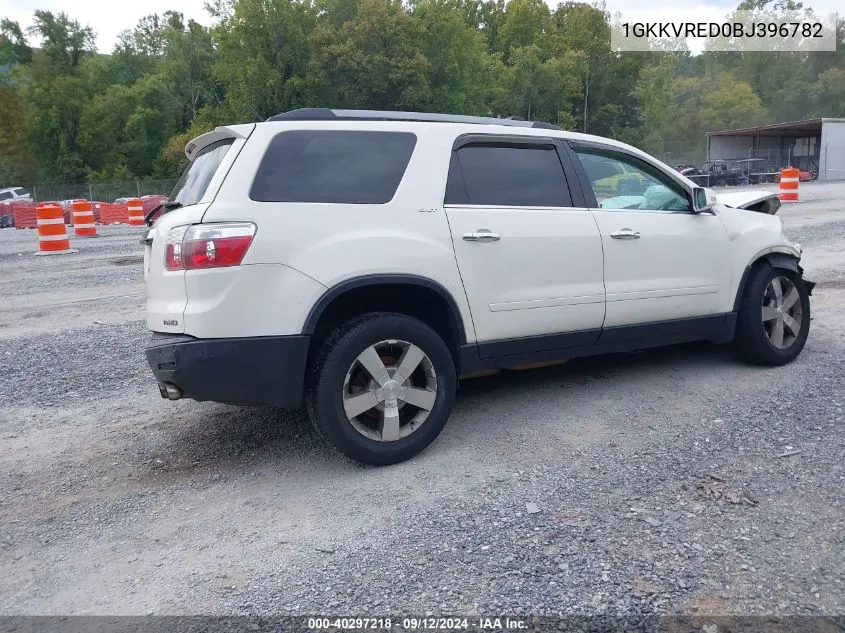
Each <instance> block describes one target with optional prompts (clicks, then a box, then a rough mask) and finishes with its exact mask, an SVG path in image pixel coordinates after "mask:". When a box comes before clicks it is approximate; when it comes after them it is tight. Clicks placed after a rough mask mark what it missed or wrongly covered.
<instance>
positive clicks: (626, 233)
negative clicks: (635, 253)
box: [610, 229, 640, 240]
mask: <svg viewBox="0 0 845 633" xmlns="http://www.w3.org/2000/svg"><path fill="white" fill-rule="evenodd" d="M610 237H612V238H613V239H614V240H638V239H639V238H640V234H639V232H638V231H633V230H631V229H622V230H621V231H613V232H612V233H611V234H610Z"/></svg>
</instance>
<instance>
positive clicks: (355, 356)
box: [306, 313, 457, 465]
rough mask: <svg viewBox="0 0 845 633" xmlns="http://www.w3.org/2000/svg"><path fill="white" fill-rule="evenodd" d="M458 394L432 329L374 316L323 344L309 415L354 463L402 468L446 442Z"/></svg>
mask: <svg viewBox="0 0 845 633" xmlns="http://www.w3.org/2000/svg"><path fill="white" fill-rule="evenodd" d="M456 388H457V375H456V371H455V363H454V360H453V358H452V354H451V353H450V351H449V348H448V347H447V346H446V344H445V343H444V342H443V339H441V338H440V336H439V335H438V334H437V333H436V332H435V331H434V330H433V329H432V328H430V327H429V326H428V325H426V324H425V323H423V322H422V321H419V320H417V319H414V318H411V317H408V316H405V315H401V314H391V313H373V314H367V315H364V316H362V317H359V318H357V319H354V320H352V321H349V322H347V323H345V324H344V325H342V326H341V327H340V328H338V329H337V330H335V332H334V333H333V334H332V335H331V336H329V338H328V339H327V340H326V341H325V342H324V343H323V344H322V346H321V349H320V351H319V352H318V354H317V356H316V357H315V359H314V362H313V363H312V367H311V371H310V376H309V381H308V388H307V394H306V410H307V412H308V415H309V417H310V418H311V421H312V423H313V424H314V426H315V427H316V428H317V430H318V431H319V432H320V433H321V434H322V435H323V437H325V438H326V439H327V440H328V441H329V442H330V443H331V444H333V445H334V446H335V447H336V448H337V449H338V450H340V451H341V452H342V453H344V454H345V455H346V456H347V457H350V458H351V459H354V460H356V461H359V462H363V463H366V464H374V465H387V464H395V463H398V462H402V461H405V460H407V459H409V458H411V457H413V456H414V455H416V454H418V453H420V452H422V451H423V450H424V449H425V448H426V447H427V446H428V445H429V444H431V442H433V441H434V439H435V438H436V437H437V436H438V435H439V434H440V432H441V431H442V430H443V427H444V426H445V424H446V421H447V420H448V419H449V415H450V414H451V412H452V407H453V406H454V402H455V391H456Z"/></svg>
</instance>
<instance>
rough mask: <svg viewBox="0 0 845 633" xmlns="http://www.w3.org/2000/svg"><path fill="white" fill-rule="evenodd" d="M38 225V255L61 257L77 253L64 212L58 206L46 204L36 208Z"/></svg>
mask: <svg viewBox="0 0 845 633" xmlns="http://www.w3.org/2000/svg"><path fill="white" fill-rule="evenodd" d="M35 221H36V223H37V224H38V252H37V253H35V254H36V255H61V254H63V253H75V252H76V250H74V249H72V248H71V247H70V240H69V239H68V236H67V227H65V216H64V211H62V208H61V207H60V206H59V205H58V204H50V203H44V204H39V205H38V206H36V207H35Z"/></svg>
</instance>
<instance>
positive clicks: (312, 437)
mask: <svg viewBox="0 0 845 633" xmlns="http://www.w3.org/2000/svg"><path fill="white" fill-rule="evenodd" d="M736 362H737V361H735V360H734V359H733V358H732V355H731V353H730V350H729V348H726V347H725V346H714V345H711V344H704V343H695V344H688V345H681V346H675V347H667V348H659V349H654V350H648V351H644V352H638V353H625V354H613V355H607V356H600V357H593V358H585V359H575V360H571V361H569V362H567V363H565V364H563V365H557V366H552V367H545V368H538V369H531V370H525V371H503V372H501V373H500V374H497V375H493V376H485V377H478V378H473V379H469V380H464V381H461V383H460V386H459V390H458V396H457V402H456V409H455V413H454V415H453V416H452V419H451V420H450V422H449V425H447V430H449V429H450V428H452V427H453V426H454V425H458V427H459V428H460V430H461V435H462V438H463V441H464V442H469V443H470V444H472V443H474V442H476V441H479V440H481V439H483V438H481V437H477V434H480V433H485V432H489V427H487V428H485V427H484V426H483V425H479V424H475V423H471V422H468V421H466V420H462V418H466V417H467V415H470V414H471V413H472V412H473V410H474V409H475V408H476V407H477V406H478V404H479V402H484V403H496V402H497V401H498V402H502V403H505V406H510V405H513V404H514V403H522V402H523V401H524V400H525V399H530V398H531V397H532V396H531V395H530V394H528V393H527V392H529V391H534V390H537V389H544V388H549V387H556V388H577V387H582V386H584V385H587V384H590V383H596V382H606V381H613V382H614V385H613V387H614V388H617V387H618V388H621V389H625V388H626V385H629V386H630V388H634V387H633V385H632V383H631V381H634V380H639V379H642V377H643V375H644V374H651V373H653V372H661V371H663V372H665V371H675V372H680V373H679V376H683V375H684V373H685V372H686V373H687V374H689V372H700V371H701V370H702V369H704V368H706V367H708V366H709V367H712V368H714V369H718V368H719V367H724V366H726V365H733V364H735V363H736ZM180 409H181V414H182V415H180V416H179V419H177V420H175V421H174V420H168V421H165V422H162V424H161V425H160V428H161V437H160V438H159V441H158V442H155V443H153V444H151V445H148V447H147V450H146V451H144V452H145V453H146V455H145V456H144V457H145V458H144V459H143V460H142V461H143V462H144V464H145V466H144V467H142V470H143V471H144V472H143V473H142V474H141V476H143V477H154V478H156V479H160V478H162V477H167V476H179V477H181V476H184V475H186V474H191V473H194V474H201V473H203V472H204V471H213V472H214V473H217V474H220V473H228V475H229V476H236V475H237V474H238V473H250V472H253V471H255V470H256V469H271V470H273V471H275V472H279V471H280V470H283V471H303V470H310V469H314V468H318V469H321V470H324V471H325V470H328V471H341V472H343V471H345V472H348V471H349V470H350V469H353V470H354V469H368V468H370V467H368V466H364V465H361V464H358V463H356V462H353V461H351V460H348V459H346V458H345V457H344V456H342V455H340V454H339V453H337V452H336V451H335V450H334V449H333V448H332V447H330V446H329V445H327V444H326V443H325V442H323V440H322V439H321V438H320V437H319V435H318V433H317V432H316V431H315V430H314V428H313V427H312V425H311V423H310V422H309V420H308V419H307V416H306V414H305V412H304V410H280V409H273V408H270V407H236V406H226V405H219V404H209V403H202V404H198V403H194V402H189V403H184V404H182V403H180ZM515 414H516V411H515Z"/></svg>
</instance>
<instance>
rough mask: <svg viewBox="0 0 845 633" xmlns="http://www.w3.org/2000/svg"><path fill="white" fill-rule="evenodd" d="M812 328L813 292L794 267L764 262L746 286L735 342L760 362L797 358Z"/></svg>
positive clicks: (778, 362)
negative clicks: (811, 292) (810, 291)
mask: <svg viewBox="0 0 845 633" xmlns="http://www.w3.org/2000/svg"><path fill="white" fill-rule="evenodd" d="M809 332H810V293H809V291H808V289H807V286H806V285H805V284H804V280H803V279H802V278H801V276H800V275H799V274H798V273H796V272H794V271H791V270H785V269H781V268H772V267H771V266H768V265H763V266H761V267H759V268H757V269H756V270H755V271H754V272H753V273H752V277H751V279H749V282H748V285H747V286H746V290H745V296H744V297H743V299H742V303H741V304H740V309H739V314H738V315H737V329H736V337H735V339H734V342H735V344H736V346H737V349H738V351H739V353H740V355H741V356H742V357H743V358H745V359H746V360H748V361H750V362H753V363H756V364H759V365H785V364H786V363H789V362H791V361H792V360H794V359H795V358H796V357H797V356H798V354H800V353H801V350H802V349H804V344H805V343H806V342H807V335H808V334H809Z"/></svg>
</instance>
